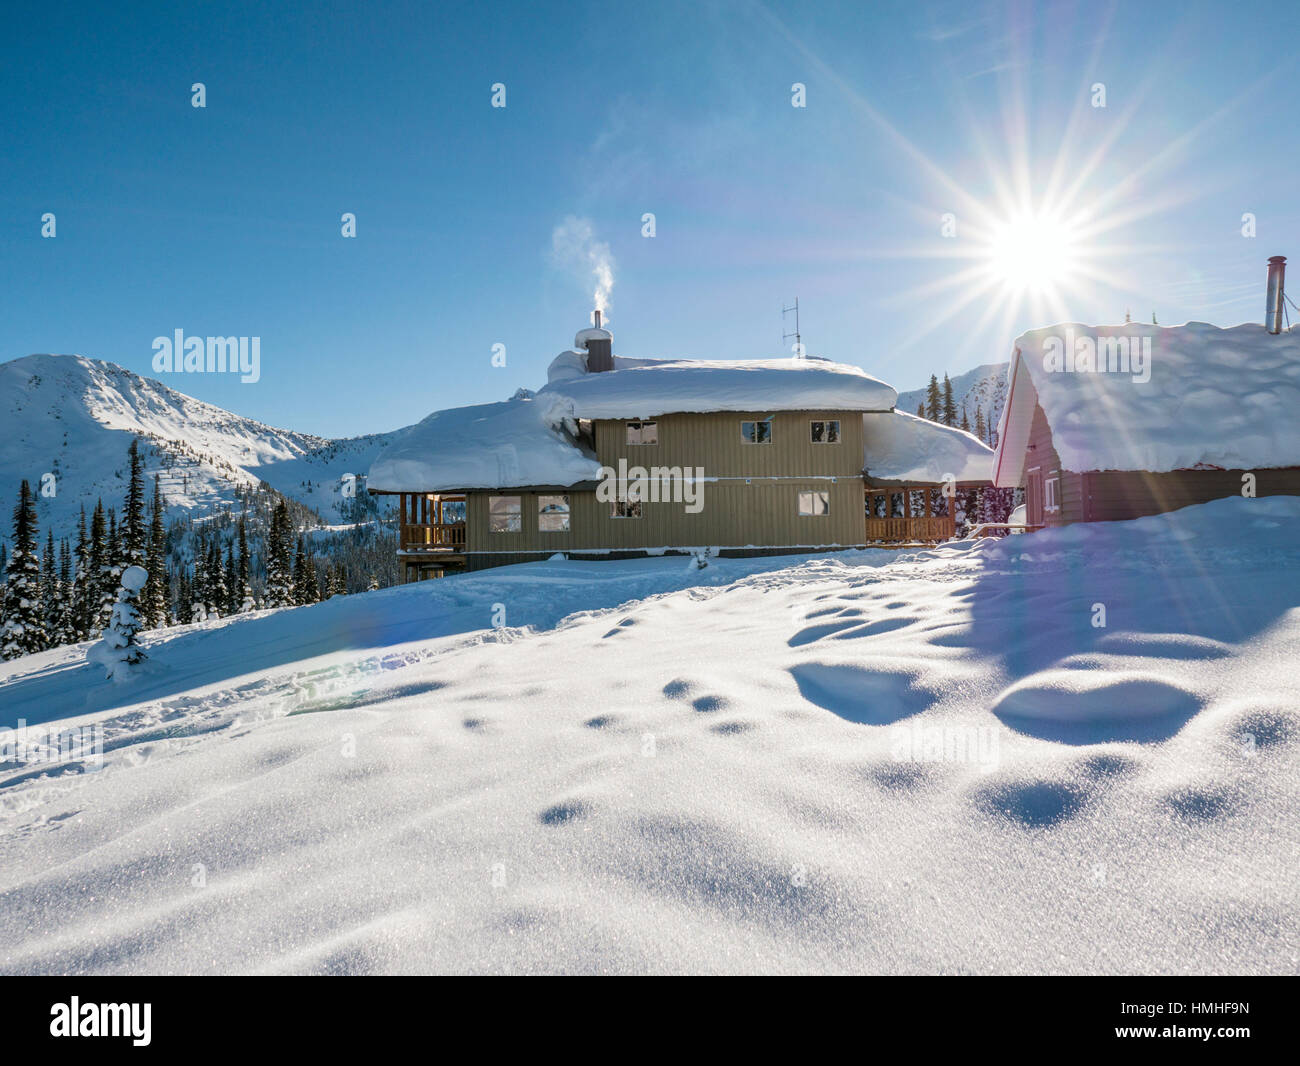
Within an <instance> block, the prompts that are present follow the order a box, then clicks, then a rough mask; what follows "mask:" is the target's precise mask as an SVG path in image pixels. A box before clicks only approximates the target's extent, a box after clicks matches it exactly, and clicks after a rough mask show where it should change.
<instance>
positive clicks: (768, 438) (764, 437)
mask: <svg viewBox="0 0 1300 1066" xmlns="http://www.w3.org/2000/svg"><path fill="white" fill-rule="evenodd" d="M740 439H741V440H743V441H744V442H745V443H746V444H771V443H772V420H771V419H770V418H767V419H764V420H763V421H762V422H742V423H740Z"/></svg>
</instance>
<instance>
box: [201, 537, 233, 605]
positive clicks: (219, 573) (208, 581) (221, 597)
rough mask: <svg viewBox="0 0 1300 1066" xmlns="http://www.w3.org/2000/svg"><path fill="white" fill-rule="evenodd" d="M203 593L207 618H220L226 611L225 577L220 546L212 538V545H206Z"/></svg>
mask: <svg viewBox="0 0 1300 1066" xmlns="http://www.w3.org/2000/svg"><path fill="white" fill-rule="evenodd" d="M203 577H204V582H203V583H204V586H205V589H204V591H205V592H206V593H207V595H206V597H205V602H206V603H207V615H208V617H209V618H220V617H221V616H222V614H223V613H224V612H225V609H226V599H227V597H228V593H227V591H226V575H225V571H223V570H222V569H221V545H220V544H218V543H217V539H216V538H215V537H213V539H212V543H211V544H209V545H208V558H207V563H206V565H205V567H204V574H203Z"/></svg>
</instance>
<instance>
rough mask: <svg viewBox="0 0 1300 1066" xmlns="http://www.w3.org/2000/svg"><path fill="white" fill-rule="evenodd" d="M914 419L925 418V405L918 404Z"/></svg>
mask: <svg viewBox="0 0 1300 1066" xmlns="http://www.w3.org/2000/svg"><path fill="white" fill-rule="evenodd" d="M916 417H917V418H924V417H925V404H924V403H918V404H917V405H916Z"/></svg>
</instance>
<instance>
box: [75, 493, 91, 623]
mask: <svg viewBox="0 0 1300 1066" xmlns="http://www.w3.org/2000/svg"><path fill="white" fill-rule="evenodd" d="M93 573H94V570H93V569H92V568H91V560H90V535H89V534H88V533H87V532H86V505H85V504H84V503H83V504H82V505H81V516H80V517H79V518H78V519H77V548H76V569H75V570H74V571H73V576H72V627H73V629H74V631H75V632H76V638H77V640H88V639H89V638H90V624H91V613H92V610H93V604H94V603H95V602H96V601H95V595H94V590H93V588H92V586H93V584H94V582H93V581H92V579H91V575H92V574H93Z"/></svg>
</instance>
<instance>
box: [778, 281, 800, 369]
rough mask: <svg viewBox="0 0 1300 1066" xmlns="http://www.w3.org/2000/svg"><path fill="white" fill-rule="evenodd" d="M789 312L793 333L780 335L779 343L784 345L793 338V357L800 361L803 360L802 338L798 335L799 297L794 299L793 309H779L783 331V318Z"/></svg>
mask: <svg viewBox="0 0 1300 1066" xmlns="http://www.w3.org/2000/svg"><path fill="white" fill-rule="evenodd" d="M791 311H793V312H794V332H793V333H782V334H781V343H782V344H784V343H785V342H786V341H788V340H789V339H790V338H791V337H793V338H794V357H795V358H796V359H802V358H803V338H802V337H801V336H800V335H799V297H797V296H796V297H795V298H794V306H793V307H782V308H781V328H782V329H783V330H784V329H785V316H786V315H788V314H789V313H790V312H791Z"/></svg>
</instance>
